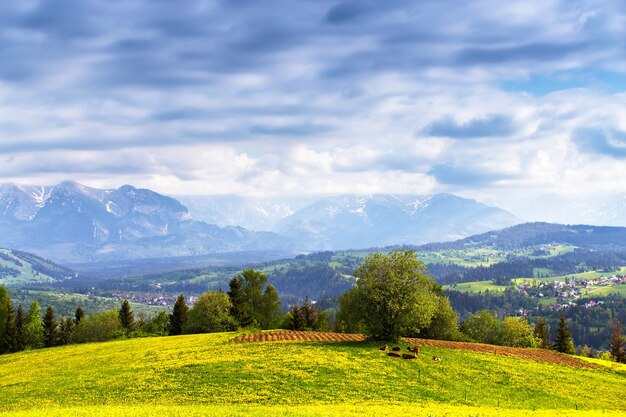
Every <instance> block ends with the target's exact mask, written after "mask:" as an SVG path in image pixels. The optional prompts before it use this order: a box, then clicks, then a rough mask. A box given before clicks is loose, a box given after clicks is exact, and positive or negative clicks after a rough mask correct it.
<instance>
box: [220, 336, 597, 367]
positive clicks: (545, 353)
mask: <svg viewBox="0 0 626 417" xmlns="http://www.w3.org/2000/svg"><path fill="white" fill-rule="evenodd" d="M280 340H291V341H300V342H364V341H365V340H367V336H365V335H363V334H349V333H332V332H305V331H293V330H278V331H273V332H265V333H255V334H242V335H241V336H238V337H236V338H234V339H231V340H230V343H242V342H268V341H280ZM402 340H403V341H405V342H408V343H411V344H413V345H418V346H432V347H439V348H445V349H459V350H470V351H474V352H482V353H491V354H494V355H503V356H513V357H516V358H522V359H528V360H532V361H537V362H546V363H554V364H558V365H567V366H574V367H577V368H588V369H595V368H597V367H596V366H595V365H592V364H590V363H587V362H585V361H583V360H581V359H578V358H576V357H574V356H570V355H565V354H562V353H558V352H554V351H551V350H544V349H523V348H511V347H506V346H495V345H487V344H483V343H469V342H448V341H445V340H430V339H417V338H408V337H405V338H403V339H402Z"/></svg>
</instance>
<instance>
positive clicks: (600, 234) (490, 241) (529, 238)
mask: <svg viewBox="0 0 626 417" xmlns="http://www.w3.org/2000/svg"><path fill="white" fill-rule="evenodd" d="M552 243H559V244H568V245H573V246H578V247H611V248H626V227H608V226H589V225H564V224H555V223H542V222H536V223H524V224H520V225H517V226H512V227H508V228H506V229H502V230H495V231H492V232H487V233H482V234H479V235H474V236H470V237H467V238H465V239H460V240H457V241H454V242H444V243H428V244H425V245H421V246H419V247H418V250H426V251H431V250H449V249H467V248H471V247H493V248H497V249H501V250H512V249H519V248H525V247H530V246H536V245H544V244H552Z"/></svg>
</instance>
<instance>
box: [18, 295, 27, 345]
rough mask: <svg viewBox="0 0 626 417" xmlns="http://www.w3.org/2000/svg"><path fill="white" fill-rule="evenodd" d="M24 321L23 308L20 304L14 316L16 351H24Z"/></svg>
mask: <svg viewBox="0 0 626 417" xmlns="http://www.w3.org/2000/svg"><path fill="white" fill-rule="evenodd" d="M25 321H26V317H25V316H24V307H22V305H21V304H20V305H19V306H18V307H17V314H16V316H15V333H16V339H15V341H16V343H17V350H18V351H19V350H24V346H25V343H24V323H25Z"/></svg>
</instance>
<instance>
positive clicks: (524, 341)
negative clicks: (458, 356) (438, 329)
mask: <svg viewBox="0 0 626 417" xmlns="http://www.w3.org/2000/svg"><path fill="white" fill-rule="evenodd" d="M459 329H460V331H461V334H462V335H463V336H464V337H465V338H467V340H471V341H474V342H479V343H489V344H493V345H502V346H510V347H524V348H525V347H533V348H534V347H536V348H540V349H553V350H556V351H558V352H562V353H568V354H575V353H576V350H575V349H574V340H573V339H572V335H571V333H570V331H569V328H568V326H567V322H566V321H565V317H564V316H563V315H561V319H560V320H559V324H558V329H557V332H556V340H555V341H554V343H552V342H551V340H550V327H549V325H548V324H547V323H546V321H545V319H544V318H543V317H539V320H537V323H536V324H535V326H534V328H533V327H531V325H530V324H529V323H528V320H527V319H526V318H525V317H505V318H504V319H502V320H499V319H498V316H497V315H496V314H495V313H494V312H491V311H487V310H481V311H478V312H476V313H474V314H470V315H469V316H468V318H467V320H464V321H462V322H461V324H460V325H459Z"/></svg>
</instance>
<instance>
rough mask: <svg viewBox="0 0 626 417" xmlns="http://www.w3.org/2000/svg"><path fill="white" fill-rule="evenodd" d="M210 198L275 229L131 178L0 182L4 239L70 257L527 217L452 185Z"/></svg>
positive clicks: (440, 229) (382, 239)
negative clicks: (218, 221) (197, 208)
mask: <svg viewBox="0 0 626 417" xmlns="http://www.w3.org/2000/svg"><path fill="white" fill-rule="evenodd" d="M204 201H205V202H207V201H208V202H209V203H210V205H209V206H210V208H211V210H214V211H215V213H214V217H213V218H218V217H220V216H221V217H222V218H223V219H225V220H224V222H225V223H226V224H229V223H232V222H234V221H238V220H242V221H245V222H246V224H250V223H255V222H256V224H261V225H265V226H267V229H266V230H268V229H269V230H268V231H252V230H249V229H246V228H244V227H241V226H239V225H225V226H224V227H220V226H218V225H215V224H209V223H206V222H203V221H198V220H195V219H194V218H193V217H194V216H192V214H191V213H190V211H189V210H188V208H187V207H186V206H185V205H183V204H182V203H181V202H180V201H178V200H176V199H174V198H172V197H167V196H164V195H161V194H158V193H156V192H154V191H151V190H147V189H138V188H135V187H133V186H131V185H124V186H122V187H120V188H118V189H111V190H101V189H96V188H92V187H87V186H84V185H81V184H78V183H76V182H70V181H67V182H63V183H61V184H59V185H57V186H53V187H36V186H22V185H13V184H8V185H3V186H1V187H0V246H4V247H10V248H13V249H19V250H25V251H29V252H33V253H36V254H38V255H40V256H44V257H46V258H49V259H54V260H55V261H57V262H64V263H66V264H67V263H69V264H78V263H85V262H94V261H111V260H123V259H147V258H163V257H189V256H198V255H206V254H214V253H225V252H237V251H274V252H275V253H280V254H281V256H289V255H295V254H297V253H306V252H311V251H318V250H340V249H353V248H367V247H381V246H385V245H395V244H420V243H426V242H432V241H442V240H454V239H459V238H463V237H465V236H470V235H474V234H477V233H482V232H485V231H488V230H494V229H501V228H503V227H507V226H511V225H513V224H517V223H519V222H520V220H519V219H517V218H515V217H514V216H513V215H512V214H511V213H509V212H507V211H504V210H501V209H499V208H496V207H489V206H486V205H484V204H481V203H479V202H476V201H474V200H470V199H466V198H461V197H458V196H455V195H452V194H435V195H428V196H420V195H388V194H375V195H344V196H338V197H329V198H324V199H321V200H318V201H314V202H313V203H312V204H308V205H306V203H307V200H300V201H296V200H292V201H291V203H289V204H287V203H284V201H283V202H282V203H281V202H277V201H271V200H262V199H256V200H252V201H251V200H248V199H245V198H234V197H233V196H228V197H227V198H221V197H217V196H214V197H207V198H206V199H205V200H204ZM285 201H286V200H285ZM296 208H299V209H296ZM205 218H207V217H205ZM209 218H211V217H210V216H209Z"/></svg>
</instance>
